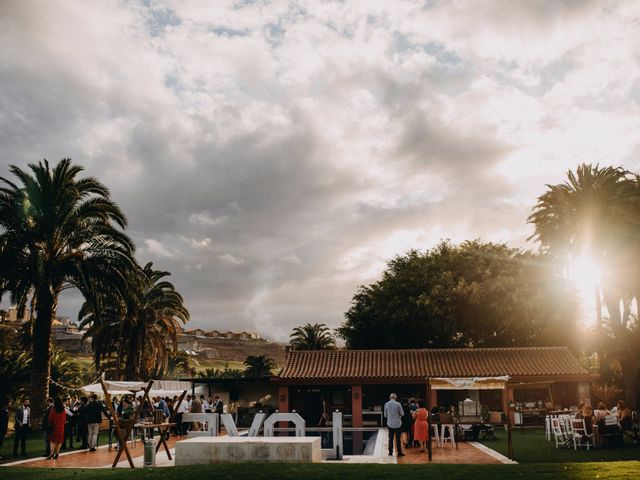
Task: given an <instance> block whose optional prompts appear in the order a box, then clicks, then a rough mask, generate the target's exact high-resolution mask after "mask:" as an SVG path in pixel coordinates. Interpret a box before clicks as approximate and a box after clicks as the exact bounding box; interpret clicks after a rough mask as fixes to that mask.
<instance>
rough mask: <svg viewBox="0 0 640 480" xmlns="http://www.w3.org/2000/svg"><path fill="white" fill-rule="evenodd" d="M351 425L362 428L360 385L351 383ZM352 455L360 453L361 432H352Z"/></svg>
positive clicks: (361, 444)
mask: <svg viewBox="0 0 640 480" xmlns="http://www.w3.org/2000/svg"><path fill="white" fill-rule="evenodd" d="M351 425H352V426H353V427H354V428H362V385H351ZM352 438H353V455H360V454H362V448H363V443H362V432H361V431H360V432H353V437H352Z"/></svg>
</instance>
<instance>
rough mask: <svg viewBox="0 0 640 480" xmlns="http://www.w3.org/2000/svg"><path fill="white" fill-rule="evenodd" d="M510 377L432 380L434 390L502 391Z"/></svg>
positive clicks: (438, 378) (430, 380)
mask: <svg viewBox="0 0 640 480" xmlns="http://www.w3.org/2000/svg"><path fill="white" fill-rule="evenodd" d="M509 379H510V377H508V376H502V377H458V378H442V377H436V378H430V379H429V382H430V384H431V388H432V389H433V390H502V389H504V388H506V386H507V382H509Z"/></svg>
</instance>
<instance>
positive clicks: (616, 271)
mask: <svg viewBox="0 0 640 480" xmlns="http://www.w3.org/2000/svg"><path fill="white" fill-rule="evenodd" d="M528 221H529V223H532V224H533V225H534V226H535V234H534V235H533V236H532V238H534V239H536V240H538V241H539V242H540V244H541V248H542V250H543V251H544V252H546V253H548V254H549V255H550V256H552V257H553V258H554V259H555V260H556V261H557V262H558V264H559V265H561V266H563V267H564V268H568V267H570V266H571V264H572V263H574V262H576V261H578V260H579V259H581V258H583V259H584V258H586V259H589V260H591V261H593V262H594V263H595V264H597V265H599V266H600V269H601V279H600V285H598V286H597V287H596V289H595V291H594V295H596V298H597V300H598V301H600V299H602V301H603V302H604V305H605V307H606V312H607V314H608V318H606V319H603V320H604V322H603V324H602V325H601V326H602V328H603V334H604V337H605V338H604V340H603V348H604V349H606V350H607V351H608V353H609V355H610V356H611V357H612V358H614V359H617V360H618V361H619V362H620V364H621V366H622V373H623V380H624V385H625V395H626V399H627V401H628V403H629V404H630V405H636V399H637V392H638V377H639V375H640V355H638V348H639V347H640V344H639V343H638V341H637V334H636V330H637V316H636V315H635V314H634V313H633V312H632V304H633V300H634V299H635V300H636V301H637V300H638V299H640V296H639V295H638V294H640V278H639V275H640V272H639V271H638V269H637V267H636V265H637V263H638V260H640V182H639V181H638V177H637V176H634V175H631V174H630V173H629V172H627V171H626V170H624V169H622V168H614V167H599V166H592V165H586V164H582V165H579V166H578V168H577V169H576V172H575V173H574V172H572V171H569V172H567V181H566V182H564V183H562V184H559V185H548V188H547V191H546V192H545V193H544V194H543V195H541V196H540V197H539V198H538V202H537V204H536V205H535V207H534V209H533V213H532V214H531V216H530V217H529V219H528ZM598 313H600V312H598ZM602 353H603V352H601V357H603V355H602ZM605 363H606V362H604V359H603V358H601V365H603V366H604V364H605Z"/></svg>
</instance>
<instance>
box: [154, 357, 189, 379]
mask: <svg viewBox="0 0 640 480" xmlns="http://www.w3.org/2000/svg"><path fill="white" fill-rule="evenodd" d="M192 361H195V362H196V365H197V363H198V362H197V361H196V360H195V359H193V358H192V357H191V356H190V355H189V354H187V353H186V352H177V351H173V352H170V353H169V358H168V361H167V368H166V370H164V371H159V372H157V373H155V374H154V376H155V375H158V376H167V377H173V378H175V377H176V376H180V375H191V372H192V371H193V370H194V367H192V364H191V362H192Z"/></svg>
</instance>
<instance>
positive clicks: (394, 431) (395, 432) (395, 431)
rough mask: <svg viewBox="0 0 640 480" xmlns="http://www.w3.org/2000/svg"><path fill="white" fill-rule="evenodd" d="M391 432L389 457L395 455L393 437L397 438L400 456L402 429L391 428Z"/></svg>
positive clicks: (397, 449)
mask: <svg viewBox="0 0 640 480" xmlns="http://www.w3.org/2000/svg"><path fill="white" fill-rule="evenodd" d="M387 429H388V430H389V455H392V454H393V437H396V451H397V452H398V455H402V439H401V438H400V437H401V435H402V432H401V429H400V428H390V427H387Z"/></svg>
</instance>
